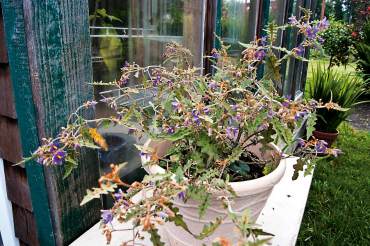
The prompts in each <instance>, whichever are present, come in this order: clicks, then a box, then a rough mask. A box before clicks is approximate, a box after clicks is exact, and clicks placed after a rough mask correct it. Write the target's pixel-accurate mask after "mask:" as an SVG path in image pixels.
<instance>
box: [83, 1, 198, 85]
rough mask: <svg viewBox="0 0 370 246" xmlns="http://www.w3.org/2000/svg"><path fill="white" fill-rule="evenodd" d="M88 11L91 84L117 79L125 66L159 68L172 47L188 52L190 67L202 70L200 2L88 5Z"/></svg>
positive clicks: (106, 2) (107, 2)
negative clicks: (168, 46) (166, 50)
mask: <svg viewBox="0 0 370 246" xmlns="http://www.w3.org/2000/svg"><path fill="white" fill-rule="evenodd" d="M89 9H90V33H91V40H92V56H93V71H94V80H95V81H100V80H102V81H112V80H114V79H117V77H118V76H119V73H120V68H121V67H122V66H123V65H124V63H125V61H128V62H134V61H135V62H136V63H138V64H139V65H152V64H159V63H161V62H162V60H163V59H162V53H163V49H164V45H165V44H166V43H168V42H171V41H175V42H178V43H181V44H183V45H184V46H185V47H187V48H189V49H190V50H191V51H192V53H193V54H194V58H193V62H194V65H196V66H200V65H201V61H202V60H201V55H202V47H203V31H202V30H203V1H202V0H196V1H190V0H151V1H150V0H90V1H89Z"/></svg>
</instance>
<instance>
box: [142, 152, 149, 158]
mask: <svg viewBox="0 0 370 246" xmlns="http://www.w3.org/2000/svg"><path fill="white" fill-rule="evenodd" d="M140 156H141V157H144V158H146V159H148V158H150V154H149V153H147V152H142V151H141V152H140Z"/></svg>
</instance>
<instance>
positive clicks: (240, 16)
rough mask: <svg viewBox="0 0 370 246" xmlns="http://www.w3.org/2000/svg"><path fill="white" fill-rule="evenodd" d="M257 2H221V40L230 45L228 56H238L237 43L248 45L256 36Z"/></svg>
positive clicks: (248, 0)
mask: <svg viewBox="0 0 370 246" xmlns="http://www.w3.org/2000/svg"><path fill="white" fill-rule="evenodd" d="M258 2H259V1H258V0H223V1H222V16H221V38H222V40H223V41H224V42H225V43H226V44H229V45H231V47H230V50H229V51H230V55H233V56H238V55H239V54H240V52H241V50H242V47H241V46H240V45H239V44H238V42H243V43H249V42H250V41H252V40H254V38H255V36H256V27H257V18H258Z"/></svg>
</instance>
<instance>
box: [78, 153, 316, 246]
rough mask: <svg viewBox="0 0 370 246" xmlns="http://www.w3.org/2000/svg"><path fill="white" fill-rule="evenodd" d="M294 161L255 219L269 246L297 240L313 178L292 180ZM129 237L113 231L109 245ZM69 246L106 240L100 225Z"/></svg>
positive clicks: (288, 245)
mask: <svg viewBox="0 0 370 246" xmlns="http://www.w3.org/2000/svg"><path fill="white" fill-rule="evenodd" d="M296 160H297V158H289V159H288V161H287V169H286V171H285V174H284V177H283V178H282V179H281V181H280V182H279V184H277V185H276V186H275V188H274V189H273V191H272V193H271V196H270V198H269V199H268V201H267V204H266V206H265V207H264V209H263V210H262V212H261V215H260V216H259V217H258V219H257V224H259V225H261V227H262V229H263V230H264V231H266V232H270V233H272V234H274V235H275V236H274V237H273V239H272V240H271V244H272V245H276V246H277V245H280V246H291V245H295V243H296V240H297V237H298V233H299V228H300V225H301V222H302V217H303V213H304V210H305V206H306V202H307V197H308V193H309V190H310V186H311V180H312V175H308V176H306V177H304V176H303V173H300V176H299V178H298V179H297V180H294V181H293V180H292V175H293V165H294V164H295V163H296ZM117 228H130V224H126V225H125V224H119V225H117ZM131 237H132V233H131V231H127V232H121V231H120V232H115V233H113V239H112V241H111V244H110V245H112V246H119V245H120V244H121V243H122V242H123V241H126V240H129V239H130V238H131ZM140 242H141V243H142V244H144V245H152V244H151V242H150V240H149V238H148V237H146V238H145V239H144V240H143V241H140ZM71 245H72V246H82V245H89V246H97V245H105V237H104V236H103V235H102V233H101V230H100V229H99V223H98V224H96V225H94V226H93V227H92V228H90V229H89V230H88V231H86V232H85V233H84V234H82V235H81V236H80V237H79V238H78V239H76V240H75V241H74V242H73V243H72V244H71Z"/></svg>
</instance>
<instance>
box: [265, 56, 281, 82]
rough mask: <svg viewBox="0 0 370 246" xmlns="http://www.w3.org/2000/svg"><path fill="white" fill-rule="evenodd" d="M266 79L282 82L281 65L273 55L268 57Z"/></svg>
mask: <svg viewBox="0 0 370 246" xmlns="http://www.w3.org/2000/svg"><path fill="white" fill-rule="evenodd" d="M265 61H266V63H265V76H264V77H265V79H271V80H273V81H276V82H281V75H280V63H279V60H278V59H277V58H276V56H275V55H274V54H273V53H270V54H269V55H267V56H266V60H265Z"/></svg>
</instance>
